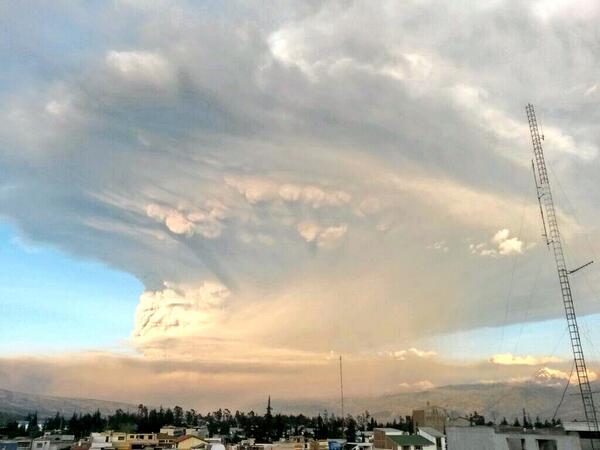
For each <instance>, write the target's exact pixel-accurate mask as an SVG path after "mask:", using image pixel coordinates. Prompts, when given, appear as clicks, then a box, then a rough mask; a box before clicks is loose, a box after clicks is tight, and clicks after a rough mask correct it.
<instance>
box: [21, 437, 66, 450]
mask: <svg viewBox="0 0 600 450" xmlns="http://www.w3.org/2000/svg"><path fill="white" fill-rule="evenodd" d="M73 444H75V436H74V435H72V434H52V433H44V435H43V436H42V437H39V438H35V439H34V440H33V441H32V443H31V450H67V449H69V450H70V448H71V446H72V445H73Z"/></svg>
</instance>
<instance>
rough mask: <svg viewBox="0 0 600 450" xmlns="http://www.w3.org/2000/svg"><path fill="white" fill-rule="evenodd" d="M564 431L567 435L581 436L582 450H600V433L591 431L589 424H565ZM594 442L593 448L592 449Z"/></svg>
mask: <svg viewBox="0 0 600 450" xmlns="http://www.w3.org/2000/svg"><path fill="white" fill-rule="evenodd" d="M562 427H563V429H564V430H565V432H566V433H567V434H571V435H577V436H579V440H580V442H581V448H582V450H592V449H598V448H600V433H598V432H595V431H590V426H589V425H588V423H587V422H585V421H583V422H581V421H580V422H563V425H562ZM592 440H593V441H594V442H593V447H592Z"/></svg>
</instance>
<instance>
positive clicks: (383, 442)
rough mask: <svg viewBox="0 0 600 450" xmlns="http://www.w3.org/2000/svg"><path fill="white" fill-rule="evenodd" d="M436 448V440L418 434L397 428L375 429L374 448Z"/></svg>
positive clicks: (390, 449) (391, 449) (430, 449)
mask: <svg viewBox="0 0 600 450" xmlns="http://www.w3.org/2000/svg"><path fill="white" fill-rule="evenodd" d="M375 449H389V450H436V447H435V441H430V440H429V439H427V438H425V437H423V436H420V435H418V434H408V433H405V432H404V431H400V430H396V429H395V428H375V429H374V430H373V450H375Z"/></svg>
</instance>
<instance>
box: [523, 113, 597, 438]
mask: <svg viewBox="0 0 600 450" xmlns="http://www.w3.org/2000/svg"><path fill="white" fill-rule="evenodd" d="M525 110H526V111H527V120H528V122H529V131H530V132H531V142H532V144H533V156H534V159H533V160H532V162H531V163H532V168H533V177H534V180H535V185H536V188H537V197H538V202H539V204H540V213H541V216H542V223H543V225H544V238H545V239H546V245H547V246H548V247H549V248H551V249H552V252H553V254H554V260H555V262H556V269H557V272H558V281H559V283H560V290H561V294H562V299H563V304H564V308H565V315H566V318H567V325H568V327H569V336H570V338H571V348H572V350H573V359H574V360H575V369H576V371H577V379H578V381H579V392H580V394H581V400H582V401H583V410H584V413H585V419H586V421H587V423H588V426H589V429H590V431H592V432H599V431H600V429H599V427H598V418H597V416H596V409H595V407H594V398H593V395H592V390H591V388H590V380H589V377H588V371H587V366H586V364H585V358H584V357H583V348H582V346H581V337H580V335H579V326H578V325H577V316H576V315H575V307H574V305H573V295H572V292H571V283H570V280H569V276H570V275H571V274H573V273H574V272H577V271H578V270H580V269H582V268H584V267H585V266H587V265H589V264H591V263H587V264H584V265H583V266H581V267H578V268H577V269H575V270H571V271H569V270H568V269H567V264H566V262H565V256H564V252H563V247H562V241H561V237H560V232H559V229H558V221H557V219H556V209H555V207H554V201H553V199H552V193H551V191H550V183H549V181H548V172H547V170H546V161H545V160H544V150H543V149H542V138H541V137H540V133H539V131H538V125H537V119H536V116H535V110H534V108H533V105H531V104H528V105H527V106H526V108H525ZM591 442H592V449H593V448H594V441H593V440H592V441H591Z"/></svg>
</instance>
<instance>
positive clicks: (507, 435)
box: [446, 426, 581, 450]
mask: <svg viewBox="0 0 600 450" xmlns="http://www.w3.org/2000/svg"><path fill="white" fill-rule="evenodd" d="M446 437H447V440H448V449H449V450H581V444H580V441H579V436H577V435H569V434H567V433H566V432H565V431H564V430H560V429H539V430H524V429H522V428H518V427H502V426H500V427H485V426H476V427H448V428H447V429H446Z"/></svg>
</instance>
